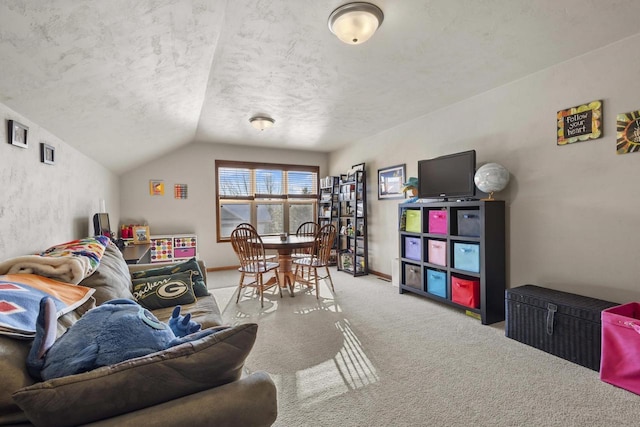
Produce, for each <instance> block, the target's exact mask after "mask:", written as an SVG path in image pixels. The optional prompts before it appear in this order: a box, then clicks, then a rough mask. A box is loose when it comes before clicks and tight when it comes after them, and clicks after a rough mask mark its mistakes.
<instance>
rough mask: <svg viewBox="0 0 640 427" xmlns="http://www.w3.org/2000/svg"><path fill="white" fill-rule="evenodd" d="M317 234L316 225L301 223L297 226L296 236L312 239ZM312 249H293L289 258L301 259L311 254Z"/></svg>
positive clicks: (313, 223) (309, 222) (310, 222)
mask: <svg viewBox="0 0 640 427" xmlns="http://www.w3.org/2000/svg"><path fill="white" fill-rule="evenodd" d="M316 233H318V224H317V223H315V222H312V221H308V222H303V223H302V224H300V225H299V226H298V229H297V230H296V236H309V237H314V236H315V235H316ZM312 249H313V248H310V247H309V248H300V249H294V250H293V251H292V252H291V258H301V257H306V256H309V254H311V251H312Z"/></svg>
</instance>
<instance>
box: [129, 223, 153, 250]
mask: <svg viewBox="0 0 640 427" xmlns="http://www.w3.org/2000/svg"><path fill="white" fill-rule="evenodd" d="M132 231H133V243H134V244H135V245H141V244H144V243H151V235H150V234H149V226H148V225H134V226H133V227H132Z"/></svg>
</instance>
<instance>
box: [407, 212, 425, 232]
mask: <svg viewBox="0 0 640 427" xmlns="http://www.w3.org/2000/svg"><path fill="white" fill-rule="evenodd" d="M405 231H410V232H412V233H420V232H422V226H421V216H420V211H419V210H417V209H407V222H406V227H405Z"/></svg>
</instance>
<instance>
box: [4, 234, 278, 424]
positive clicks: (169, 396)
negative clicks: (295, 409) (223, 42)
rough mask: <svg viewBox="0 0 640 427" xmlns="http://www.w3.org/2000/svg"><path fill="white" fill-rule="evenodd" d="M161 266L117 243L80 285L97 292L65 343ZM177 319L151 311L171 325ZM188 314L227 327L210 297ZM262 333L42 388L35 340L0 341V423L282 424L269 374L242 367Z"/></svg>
mask: <svg viewBox="0 0 640 427" xmlns="http://www.w3.org/2000/svg"><path fill="white" fill-rule="evenodd" d="M198 262H199V265H200V267H201V270H202V271H203V272H205V271H206V269H205V268H204V267H205V266H204V264H203V263H202V262H201V261H198ZM158 266H159V265H157V264H153V265H127V264H126V263H125V261H124V259H123V258H122V255H121V253H120V251H119V250H118V249H117V248H116V247H115V245H110V246H109V247H108V248H107V250H106V251H105V254H104V256H103V258H102V260H101V263H100V266H99V267H98V269H97V270H96V272H94V273H93V274H92V275H91V276H89V277H87V278H86V279H85V280H83V281H82V282H81V283H80V285H83V286H87V287H92V288H94V289H96V291H95V293H94V294H93V296H92V297H91V298H90V300H89V301H87V302H86V303H85V304H83V305H82V306H80V307H79V308H77V309H76V310H74V311H73V312H70V313H68V314H66V315H64V316H62V317H61V318H59V320H58V336H60V335H61V334H62V333H64V331H66V329H67V328H68V327H70V326H71V325H72V324H73V323H75V321H77V320H78V319H79V318H80V317H81V316H82V314H83V313H85V312H86V311H87V310H89V309H91V308H93V307H94V306H96V305H100V304H102V303H104V302H105V301H108V300H110V299H113V298H129V299H133V295H132V281H131V273H132V272H133V271H138V270H144V269H148V268H157V267H158ZM204 276H205V277H204V279H205V282H206V273H205V274H204ZM171 311H172V308H171V307H168V308H162V309H158V310H153V313H154V314H155V315H156V317H158V318H159V319H160V320H162V321H167V320H168V319H169V317H170V315H171ZM183 313H191V315H192V319H193V320H195V321H197V322H200V323H201V324H202V326H203V328H207V327H213V326H218V325H221V322H222V319H221V316H220V310H219V308H218V305H217V303H216V300H215V298H214V297H213V295H207V296H201V297H199V298H197V301H196V302H195V303H193V304H189V305H183ZM256 331H257V325H255V324H246V325H238V326H234V327H232V328H229V329H226V330H224V331H222V332H219V333H217V334H215V335H211V336H209V337H205V338H202V339H200V340H197V341H194V342H193V343H185V344H182V345H179V346H176V347H173V348H171V349H168V350H165V351H164V352H158V353H154V354H151V355H147V356H143V357H139V358H136V359H131V360H128V361H124V362H121V363H119V364H116V365H113V366H107V367H102V368H98V369H96V370H93V371H90V372H85V373H82V374H77V375H72V376H68V377H63V378H56V379H53V380H49V381H45V382H35V381H34V380H33V379H32V378H31V377H30V376H29V375H28V374H27V371H26V368H25V360H26V357H27V353H28V351H29V348H30V345H31V341H21V340H16V339H12V338H8V337H5V336H0V425H43V426H47V425H49V426H61V425H95V426H128V425H131V426H134V425H135V426H138V425H149V426H178V425H180V426H184V425H193V426H196V425H198V426H200V425H215V426H239V425H241V426H269V425H271V424H273V422H274V421H275V419H276V417H277V395H276V388H275V385H274V383H273V381H272V380H271V378H270V377H269V375H268V374H267V373H265V372H261V371H258V372H253V373H249V372H246V370H245V368H244V359H245V358H246V356H247V355H248V353H249V351H250V350H251V347H252V346H253V342H254V340H255V335H256Z"/></svg>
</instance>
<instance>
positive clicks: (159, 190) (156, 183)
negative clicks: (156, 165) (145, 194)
mask: <svg viewBox="0 0 640 427" xmlns="http://www.w3.org/2000/svg"><path fill="white" fill-rule="evenodd" d="M149 194H150V195H152V196H164V181H163V180H161V179H152V180H150V181H149Z"/></svg>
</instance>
